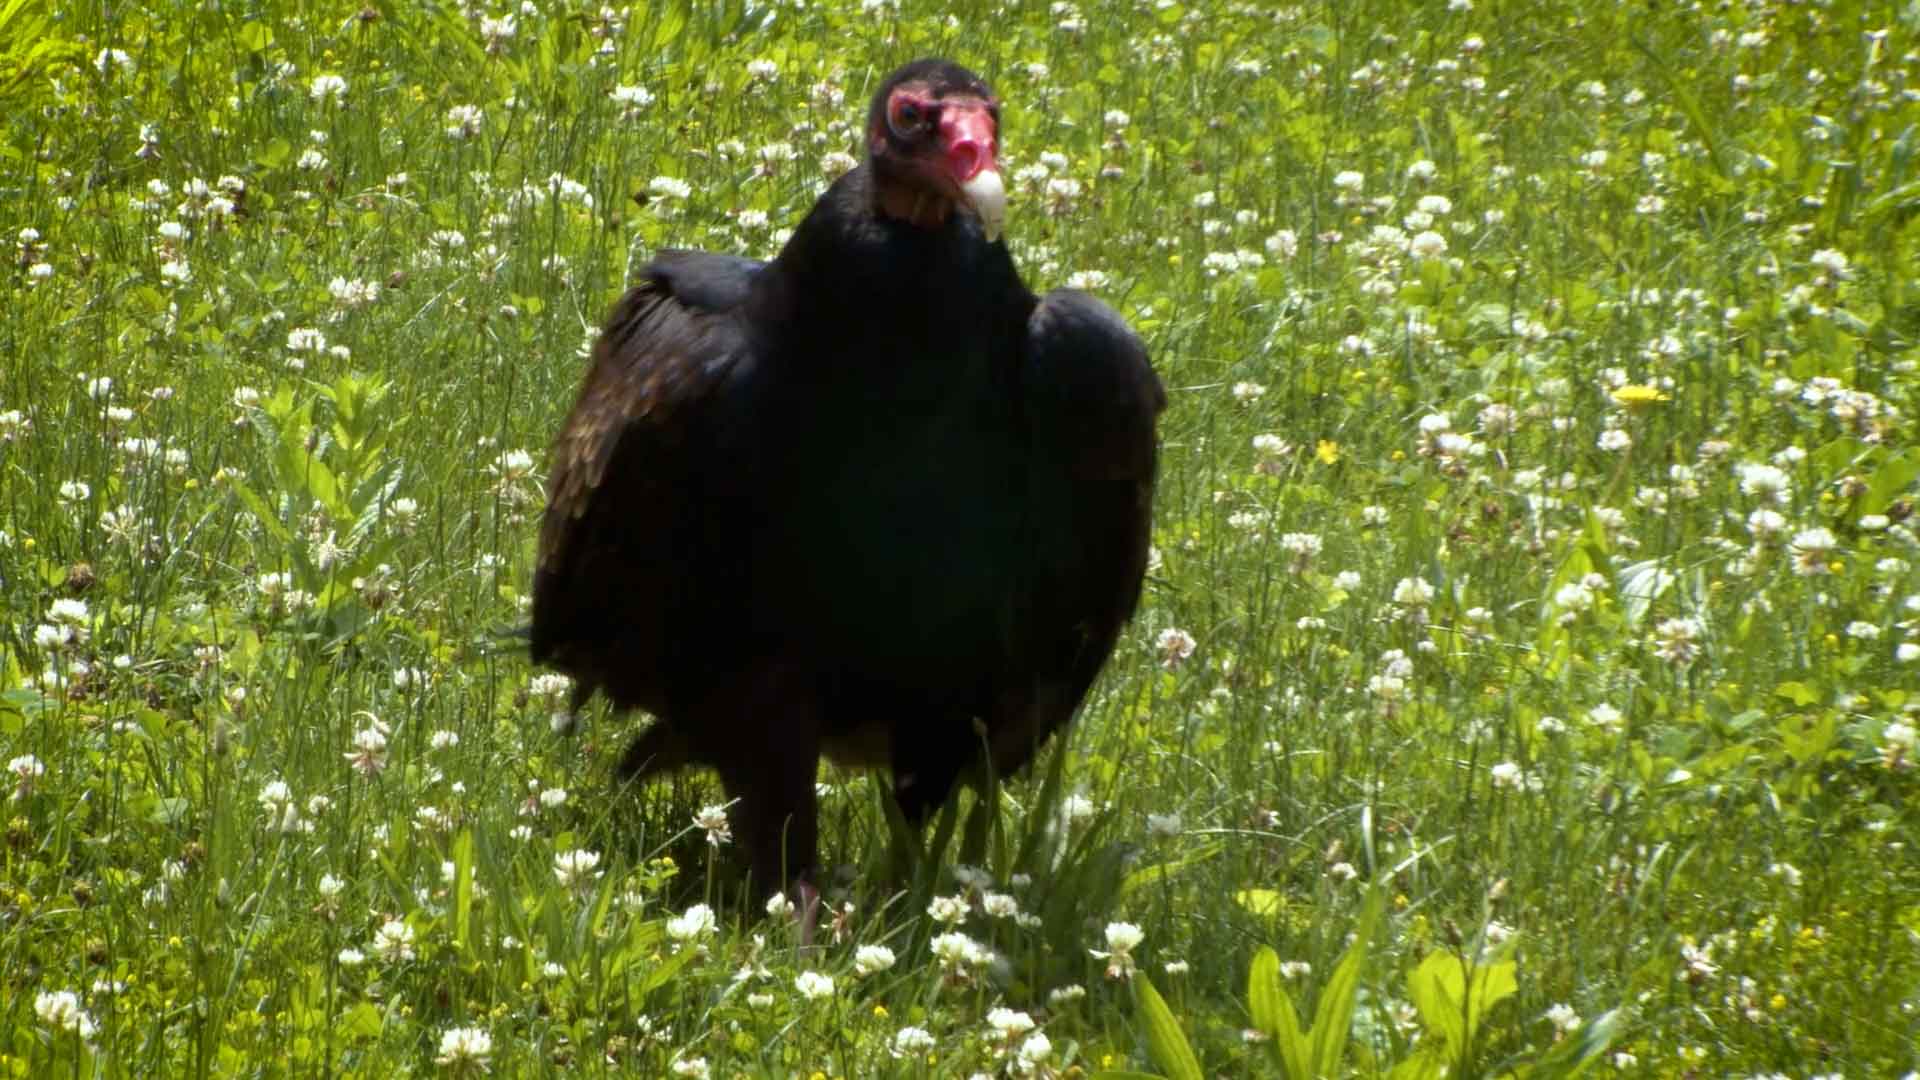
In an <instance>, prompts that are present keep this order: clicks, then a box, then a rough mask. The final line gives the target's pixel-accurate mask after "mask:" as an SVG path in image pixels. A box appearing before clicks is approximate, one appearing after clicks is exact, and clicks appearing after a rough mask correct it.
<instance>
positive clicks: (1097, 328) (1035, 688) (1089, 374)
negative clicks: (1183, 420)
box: [990, 289, 1167, 773]
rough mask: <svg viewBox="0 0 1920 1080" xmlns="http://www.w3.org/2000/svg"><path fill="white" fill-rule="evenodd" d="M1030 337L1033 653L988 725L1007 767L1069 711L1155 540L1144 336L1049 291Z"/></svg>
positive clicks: (1126, 609)
mask: <svg viewBox="0 0 1920 1080" xmlns="http://www.w3.org/2000/svg"><path fill="white" fill-rule="evenodd" d="M1028 335H1029V336H1028V341H1027V358H1026V367H1025V371H1024V375H1023V399H1024V402H1025V404H1026V407H1027V410H1028V415H1029V421H1030V423H1031V424H1032V426H1033V433H1034V434H1033V438H1034V446H1035V450H1036V454H1035V463H1034V467H1033V470H1032V473H1031V476H1030V482H1031V483H1032V484H1033V488H1034V491H1033V499H1034V511H1033V512H1034V522H1035V525H1036V528H1035V535H1034V542H1033V549H1032V558H1033V560H1034V561H1033V570H1032V577H1031V586H1030V591H1029V594H1028V597H1027V603H1028V605H1029V609H1028V618H1029V620H1030V622H1031V624H1032V625H1031V633H1032V634H1033V640H1032V652H1031V657H1032V660H1033V662H1034V663H1033V667H1032V669H1031V675H1030V676H1029V678H1028V679H1026V680H1021V681H1020V683H1018V684H1016V687H1015V688H1014V690H1013V693H1012V694H1010V696H1009V697H1008V698H1006V699H1005V700H1003V701H1002V702H1000V703H999V710H1000V711H999V714H998V715H997V716H996V718H995V719H994V722H993V723H992V724H991V725H990V726H991V728H992V736H991V745H992V749H993V763H994V768H995V769H996V771H999V772H1002V773H1006V772H1011V771H1014V770H1016V769H1019V768H1020V767H1022V766H1024V765H1025V764H1026V762H1027V760H1028V759H1029V758H1031V756H1032V755H1033V752H1034V750H1035V749H1036V748H1037V747H1038V745H1039V744H1040V743H1042V742H1044V741H1045V740H1046V739H1047V738H1048V737H1049V736H1050V735H1052V734H1053V733H1054V732H1055V731H1057V730H1059V729H1060V728H1061V727H1062V726H1064V725H1065V724H1066V723H1067V722H1068V720H1070V719H1071V718H1072V716H1073V713H1074V710H1076V709H1077V708H1079V706H1080V704H1081V702H1082V700H1083V699H1084V698H1085V697H1086V695H1087V692H1088V691H1089V690H1090V689H1091V688H1092V686H1093V681H1094V678H1095V677H1096V676H1098V675H1099V673H1100V669H1101V668H1102V667H1104V666H1105V665H1106V662H1107V658H1108V657H1109V656H1110V655H1112V653H1113V649H1114V645H1115V644H1116V643H1117V642H1118V640H1119V637H1120V631H1121V629H1122V628H1123V627H1124V626H1125V625H1126V622H1127V620H1128V619H1130V618H1132V616H1133V611H1134V608H1135V606H1136V605H1137V604H1138V603H1139V600H1140V587H1141V584H1142V582H1143V580H1144V578H1145V575H1146V569H1147V554H1148V550H1149V547H1150V544H1151V542H1152V537H1153V485H1154V472H1155V467H1156V459H1157V456H1158V442H1157V436H1156V433H1155V421H1156V419H1157V418H1158V416H1159V414H1160V412H1161V411H1162V410H1163V409H1165V408H1166V405H1167V395H1166V390H1165V389H1164V388H1163V387H1162V386H1161V384H1160V379H1159V377H1158V376H1157V375H1155V374H1154V372H1153V368H1152V366H1151V364H1149V362H1148V360H1147V352H1146V347H1145V346H1144V345H1142V344H1141V342H1140V339H1139V338H1138V337H1136V336H1135V335H1134V333H1133V331H1132V330H1131V329H1129V328H1128V327H1127V325H1126V323H1125V322H1123V321H1122V320H1121V318H1120V317H1119V316H1118V315H1117V314H1115V313H1114V312H1113V311H1112V310H1111V309H1109V308H1108V307H1107V306H1106V305H1104V304H1102V303H1100V302H1099V301H1098V300H1095V299H1093V298H1092V297H1090V296H1087V295H1085V294H1083V293H1079V292H1075V291H1072V290H1068V289H1061V290H1057V291H1055V292H1052V293H1049V294H1047V296H1046V297H1044V298H1043V299H1042V300H1041V302H1040V304H1039V306H1038V307H1037V308H1036V309H1035V310H1034V313H1033V316H1032V318H1031V319H1030V320H1029V322H1028Z"/></svg>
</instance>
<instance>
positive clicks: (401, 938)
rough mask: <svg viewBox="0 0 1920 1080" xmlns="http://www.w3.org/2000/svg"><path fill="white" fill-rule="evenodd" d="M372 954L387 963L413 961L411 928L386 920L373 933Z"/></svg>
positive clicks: (404, 924) (398, 921) (398, 922)
mask: <svg viewBox="0 0 1920 1080" xmlns="http://www.w3.org/2000/svg"><path fill="white" fill-rule="evenodd" d="M373 952H374V955H376V956H378V957H380V959H382V960H385V961H386V962H388V963H390V964H391V963H397V962H401V961H406V960H411V959H413V927H411V926H408V925H407V924H406V923H403V922H401V921H400V920H398V919H388V920H387V921H386V922H384V923H381V924H380V928H379V929H378V930H375V931H374V932H373Z"/></svg>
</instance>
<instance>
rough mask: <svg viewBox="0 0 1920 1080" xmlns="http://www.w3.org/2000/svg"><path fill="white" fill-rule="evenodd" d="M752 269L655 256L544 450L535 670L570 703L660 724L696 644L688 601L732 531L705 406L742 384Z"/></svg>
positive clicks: (723, 474) (714, 569) (680, 255)
mask: <svg viewBox="0 0 1920 1080" xmlns="http://www.w3.org/2000/svg"><path fill="white" fill-rule="evenodd" d="M760 266H761V264H759V263H756V262H753V261H751V260H747V259H738V258H732V257H728V256H718V255H707V254H703V253H700V252H670V253H666V254H663V255H662V256H661V257H660V258H658V259H656V260H654V262H653V263H652V264H651V265H649V266H648V267H647V269H646V272H645V278H644V280H642V282H641V283H640V284H639V285H637V286H635V287H634V288H633V289H631V290H630V291H628V293H627V294H626V295H625V296H624V297H622V298H621V299H620V302H619V303H618V304H617V305H615V307H614V309H613V313H612V314H611V315H610V316H609V317H608V319H607V323H606V326H605V327H604V328H603V329H602V330H601V332H600V339H599V341H598V342H597V343H596V344H595V345H594V350H593V367H592V370H591V371H590V372H589V373H588V375H587V379H586V382H585V384H584V385H583V386H582V387H581V390H580V397H579V400H578V401H576V402H575V403H574V406H573V412H572V414H571V415H569V416H568V417H567V422H566V424H565V426H564V427H562V428H561V431H560V435H559V437H558V438H557V439H556V440H555V441H554V444H553V452H552V455H551V464H550V475H549V477H548V482H547V509H546V516H545V518H544V520H543V521H542V523H541V526H540V549H539V557H538V561H537V563H536V565H535V570H534V581H533V634H532V646H533V658H534V660H535V661H538V662H543V663H550V664H552V665H554V666H555V667H558V668H560V669H561V670H563V671H565V672H567V673H568V674H570V675H572V676H573V677H574V678H575V680H576V682H577V685H578V694H577V696H576V699H575V700H576V703H578V702H579V701H582V700H584V699H585V697H586V696H587V695H590V694H591V693H593V692H594V691H595V690H602V691H605V692H606V693H607V694H608V696H610V697H611V698H612V699H613V700H614V703H615V704H616V705H619V706H622V707H633V706H640V707H643V708H647V709H649V710H651V711H655V712H658V711H661V710H662V709H663V708H664V706H665V702H666V700H667V698H668V697H669V696H670V694H671V682H672V680H673V679H674V678H676V677H677V676H678V675H679V673H680V672H681V671H682V670H683V668H684V665H683V663H682V661H683V660H685V659H687V657H686V656H685V653H687V652H688V651H689V650H691V649H695V648H697V647H698V642H699V639H700V638H701V637H702V636H703V635H701V634H699V633H698V632H697V630H698V626H697V624H698V622H699V614H698V612H699V609H698V608H697V607H696V594H698V593H699V592H700V591H701V587H702V585H705V584H711V582H707V581H703V580H702V578H703V577H718V576H724V575H723V574H722V573H721V571H720V567H721V566H723V565H724V559H725V557H726V554H725V553H726V548H725V544H726V542H727V537H726V536H725V535H724V534H726V533H727V532H728V531H729V530H728V529H727V526H726V523H725V522H724V521H723V520H719V518H718V514H720V513H721V512H723V511H722V510H720V509H717V508H724V506H725V504H726V499H725V494H726V492H725V484H726V483H727V481H728V479H729V476H730V473H729V470H728V469H727V462H726V460H725V455H724V453H723V452H721V449H720V439H721V436H722V434H723V433H722V432H721V431H719V430H718V426H719V422H718V421H717V420H716V418H715V413H716V410H715V408H714V406H715V404H716V402H717V401H718V400H719V399H721V398H722V397H723V396H724V395H726V394H727V393H729V392H730V391H733V390H735V389H736V388H737V384H738V382H739V380H741V379H742V378H743V377H748V376H749V375H750V369H751V363H752V358H751V356H750V353H749V346H748V343H747V334H746V332H745V329H744V323H743V321H742V320H741V319H740V317H739V315H738V313H737V312H736V311H735V309H736V308H738V307H739V305H740V304H741V303H742V302H743V301H744V300H745V298H746V296H747V293H748V289H749V286H750V283H751V281H752V279H753V275H754V274H755V273H757V272H758V271H759V269H760ZM716 545H718V546H716ZM716 560H721V561H719V562H716ZM709 599H711V597H709Z"/></svg>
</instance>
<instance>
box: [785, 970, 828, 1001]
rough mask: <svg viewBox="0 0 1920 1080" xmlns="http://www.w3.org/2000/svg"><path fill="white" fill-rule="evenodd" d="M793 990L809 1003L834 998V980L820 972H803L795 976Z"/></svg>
mask: <svg viewBox="0 0 1920 1080" xmlns="http://www.w3.org/2000/svg"><path fill="white" fill-rule="evenodd" d="M793 989H794V991H795V992H796V993H798V994H799V995H800V996H801V997H802V998H805V999H806V1000H808V1001H818V1000H820V999H821V998H824V997H832V996H833V978H832V977H831V976H828V975H825V974H823V973H821V972H818V971H803V972H801V973H800V974H798V975H796V976H794V979H793Z"/></svg>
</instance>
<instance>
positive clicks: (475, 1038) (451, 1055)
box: [433, 1027, 493, 1073]
mask: <svg viewBox="0 0 1920 1080" xmlns="http://www.w3.org/2000/svg"><path fill="white" fill-rule="evenodd" d="M492 1054H493V1036H491V1035H489V1034H488V1033H487V1030H486V1029H485V1028H478V1027H457V1028H449V1029H448V1030H446V1031H444V1032H442V1033H441V1035H440V1053H439V1054H437V1055H435V1057H434V1059H433V1063H434V1064H435V1065H438V1066H440V1067H441V1068H446V1069H453V1070H455V1071H467V1072H482V1073H484V1072H486V1071H487V1059H488V1058H489V1057H490V1056H491V1055H492Z"/></svg>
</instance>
